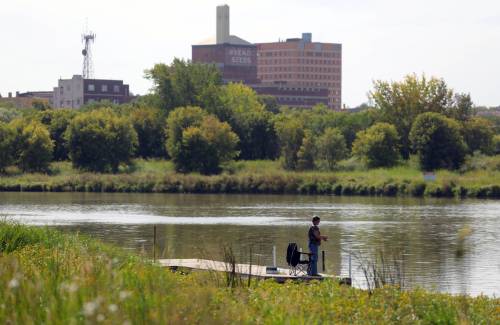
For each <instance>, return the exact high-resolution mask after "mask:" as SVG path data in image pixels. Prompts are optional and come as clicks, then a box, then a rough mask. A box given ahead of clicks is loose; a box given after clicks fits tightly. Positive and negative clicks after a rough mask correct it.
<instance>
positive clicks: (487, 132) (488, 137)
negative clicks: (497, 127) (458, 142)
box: [462, 117, 494, 154]
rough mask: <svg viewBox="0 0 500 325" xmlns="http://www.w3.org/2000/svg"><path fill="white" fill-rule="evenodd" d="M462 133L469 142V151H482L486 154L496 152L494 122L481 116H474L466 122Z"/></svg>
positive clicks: (466, 141)
mask: <svg viewBox="0 0 500 325" xmlns="http://www.w3.org/2000/svg"><path fill="white" fill-rule="evenodd" d="M462 134H463V137H464V140H465V143H466V144H467V148H468V153H473V152H475V151H481V152H482V153H484V154H492V153H493V152H494V148H493V136H494V125H493V122H491V121H489V120H487V119H484V118H480V117H475V118H472V119H470V120H468V121H465V122H464V124H463V128H462Z"/></svg>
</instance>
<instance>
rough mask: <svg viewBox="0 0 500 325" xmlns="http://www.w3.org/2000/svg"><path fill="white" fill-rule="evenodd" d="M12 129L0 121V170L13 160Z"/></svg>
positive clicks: (13, 134)
mask: <svg viewBox="0 0 500 325" xmlns="http://www.w3.org/2000/svg"><path fill="white" fill-rule="evenodd" d="M14 137H15V133H14V130H13V129H12V128H11V127H10V126H9V125H7V124H5V123H2V122H0V172H3V171H4V169H5V167H7V166H9V165H10V164H12V163H13V162H14V151H13V146H12V144H13V141H14Z"/></svg>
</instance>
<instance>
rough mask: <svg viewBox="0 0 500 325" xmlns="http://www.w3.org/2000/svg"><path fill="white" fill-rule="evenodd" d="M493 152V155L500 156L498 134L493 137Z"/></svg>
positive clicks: (499, 135)
mask: <svg viewBox="0 0 500 325" xmlns="http://www.w3.org/2000/svg"><path fill="white" fill-rule="evenodd" d="M493 152H494V154H495V155H500V134H497V135H495V136H494V137H493Z"/></svg>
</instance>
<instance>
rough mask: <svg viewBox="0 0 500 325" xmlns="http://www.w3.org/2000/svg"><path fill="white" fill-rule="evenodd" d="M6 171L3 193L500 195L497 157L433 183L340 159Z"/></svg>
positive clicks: (405, 168)
mask: <svg viewBox="0 0 500 325" xmlns="http://www.w3.org/2000/svg"><path fill="white" fill-rule="evenodd" d="M413 164H416V163H415V162H413ZM6 173H7V174H6V175H4V176H3V177H1V178H0V190H2V191H38V192H40V191H51V192H62V191H66V192H73V191H78V192H141V193H153V192H154V193H256V194H326V195H365V196H367V195H370V196H397V195H399V196H416V197H421V196H432V197H472V198H498V197H500V185H499V182H498V180H499V179H500V157H499V156H494V157H487V156H474V157H470V158H468V159H467V161H466V162H465V164H464V166H463V167H462V170H460V171H449V170H439V171H437V172H436V173H435V176H436V180H435V181H424V178H423V175H422V173H421V171H420V170H419V169H418V168H416V167H414V166H412V162H411V161H410V162H408V163H407V164H405V165H400V166H397V167H391V168H377V169H369V170H367V169H366V168H364V167H359V162H356V161H353V160H342V161H340V162H339V163H338V166H337V171H335V172H331V171H288V170H285V169H283V168H282V166H281V164H280V162H279V161H238V162H233V163H230V164H227V165H225V166H224V168H223V172H222V173H221V174H219V175H211V176H207V175H201V174H193V173H191V174H182V173H178V172H176V171H175V166H174V164H173V163H172V162H170V161H166V160H143V159H136V160H133V161H132V164H131V165H122V166H121V167H120V169H119V171H118V172H117V173H114V174H113V173H110V174H99V173H92V172H86V171H81V170H78V169H75V168H73V167H72V165H71V163H69V162H55V163H52V165H51V167H50V173H49V174H44V173H23V172H22V171H21V170H19V169H18V168H16V167H10V168H8V169H7V171H6Z"/></svg>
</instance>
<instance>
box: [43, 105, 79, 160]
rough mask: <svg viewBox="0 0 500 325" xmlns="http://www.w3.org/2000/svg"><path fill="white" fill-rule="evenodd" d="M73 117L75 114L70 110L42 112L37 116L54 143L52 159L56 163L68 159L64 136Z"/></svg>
mask: <svg viewBox="0 0 500 325" xmlns="http://www.w3.org/2000/svg"><path fill="white" fill-rule="evenodd" d="M75 115H76V112H75V111H74V110H71V109H63V110H43V111H41V112H39V113H38V114H37V117H38V119H39V120H40V121H41V122H42V123H43V124H45V125H46V126H47V129H48V130H49V133H50V138H51V139H52V141H54V153H53V158H54V160H56V161H62V160H67V159H68V158H69V157H68V143H67V139H66V137H65V136H64V134H65V132H66V130H67V129H68V126H69V123H70V122H71V120H72V119H73V117H75Z"/></svg>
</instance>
